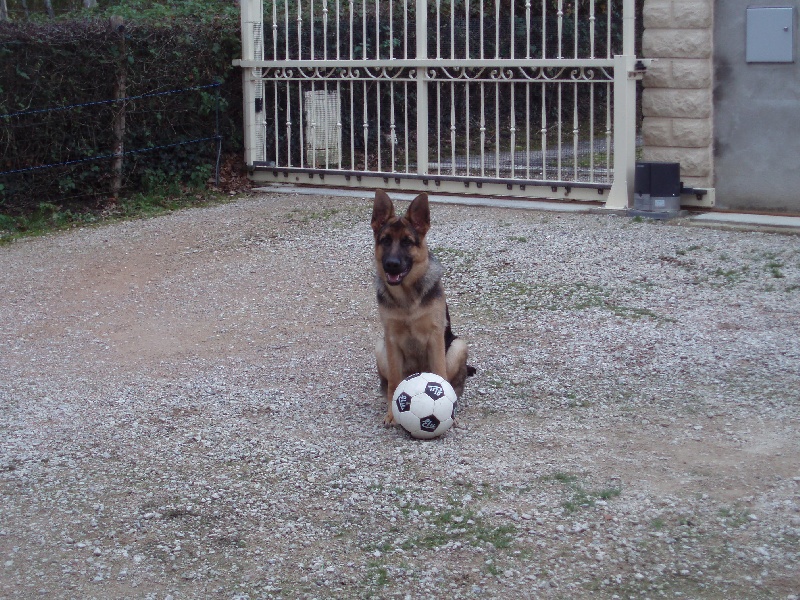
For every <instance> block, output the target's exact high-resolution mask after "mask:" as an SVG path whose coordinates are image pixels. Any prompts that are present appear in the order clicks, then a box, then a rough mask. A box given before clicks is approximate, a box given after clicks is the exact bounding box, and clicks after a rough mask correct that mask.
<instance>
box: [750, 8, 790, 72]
mask: <svg viewBox="0 0 800 600" xmlns="http://www.w3.org/2000/svg"><path fill="white" fill-rule="evenodd" d="M745 54H746V59H747V62H749V63H759V62H761V63H775V62H777V63H790V62H794V8H793V7H791V6H764V7H749V8H748V9H747V44H746V52H745Z"/></svg>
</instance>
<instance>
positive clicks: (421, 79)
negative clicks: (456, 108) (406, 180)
mask: <svg viewBox="0 0 800 600" xmlns="http://www.w3.org/2000/svg"><path fill="white" fill-rule="evenodd" d="M416 2H417V5H416V14H415V16H416V24H417V27H416V38H417V57H416V58H417V61H420V60H424V59H426V58H428V24H427V22H426V21H425V19H422V18H420V15H427V14H428V2H427V0H416ZM416 78H417V175H426V174H427V173H428V82H427V70H426V69H425V68H424V67H421V66H420V67H418V68H417V69H416Z"/></svg>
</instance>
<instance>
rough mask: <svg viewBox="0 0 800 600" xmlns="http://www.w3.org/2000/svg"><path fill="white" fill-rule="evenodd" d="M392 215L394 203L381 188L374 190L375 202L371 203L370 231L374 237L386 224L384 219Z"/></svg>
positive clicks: (386, 219)
mask: <svg viewBox="0 0 800 600" xmlns="http://www.w3.org/2000/svg"><path fill="white" fill-rule="evenodd" d="M393 216H394V204H392V200H391V198H389V195H388V194H387V193H386V192H384V191H383V190H376V191H375V202H374V203H373V205H372V232H373V233H374V234H375V237H377V236H378V233H379V232H380V230H381V229H382V228H383V226H384V225H385V224H386V221H388V220H389V219H391V218H392V217H393Z"/></svg>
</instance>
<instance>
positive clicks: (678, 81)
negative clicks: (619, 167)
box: [642, 0, 714, 188]
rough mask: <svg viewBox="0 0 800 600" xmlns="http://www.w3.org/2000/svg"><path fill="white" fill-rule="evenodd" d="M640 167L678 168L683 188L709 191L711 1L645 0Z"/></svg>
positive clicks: (711, 183)
mask: <svg viewBox="0 0 800 600" xmlns="http://www.w3.org/2000/svg"><path fill="white" fill-rule="evenodd" d="M643 21H644V33H643V37H642V56H643V57H644V58H653V59H656V60H655V61H653V63H652V64H651V66H650V67H648V69H647V73H646V74H645V76H644V82H643V84H644V91H643V94H642V116H643V122H642V137H643V142H644V153H643V157H642V159H643V160H645V161H663V162H679V163H680V164H681V179H682V180H683V182H684V184H685V185H686V186H688V187H700V188H711V187H713V186H714V152H713V146H714V132H713V122H714V114H713V106H714V100H713V93H712V90H713V80H714V77H713V26H714V2H713V0H645V3H644V14H643Z"/></svg>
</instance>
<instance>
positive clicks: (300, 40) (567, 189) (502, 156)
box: [235, 0, 641, 208]
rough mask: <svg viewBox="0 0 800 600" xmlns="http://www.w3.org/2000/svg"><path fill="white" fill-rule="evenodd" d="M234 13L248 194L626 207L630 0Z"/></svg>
mask: <svg viewBox="0 0 800 600" xmlns="http://www.w3.org/2000/svg"><path fill="white" fill-rule="evenodd" d="M533 2H537V0H436V2H424V1H422V0H369V2H368V1H367V0H241V8H242V59H241V60H237V61H235V64H237V65H239V66H241V67H242V68H243V81H244V108H245V146H246V156H245V159H246V162H247V165H248V166H249V167H250V168H251V173H252V177H253V178H254V179H255V180H257V181H261V182H291V183H298V182H299V183H315V184H317V185H319V184H326V185H328V184H330V185H337V186H347V187H369V188H374V187H383V188H385V189H407V190H425V189H428V190H439V191H444V192H461V193H463V192H465V191H466V192H468V193H471V194H476V193H485V194H498V195H505V196H509V195H511V196H522V197H531V198H543V197H549V198H570V199H579V200H595V201H598V200H599V201H604V202H605V203H606V206H607V207H609V208H624V207H627V206H628V203H629V199H630V198H631V195H632V184H633V172H634V162H635V135H636V133H635V132H636V130H635V118H636V117H635V113H636V111H635V101H636V87H635V79H636V78H637V77H639V76H640V74H641V69H638V70H637V68H636V64H637V61H636V58H635V56H634V51H633V48H634V27H633V22H634V20H633V19H634V14H633V13H634V0H616V2H614V1H612V0H573V1H571V2H569V1H565V0H538V4H537V5H536V6H534V4H533Z"/></svg>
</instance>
